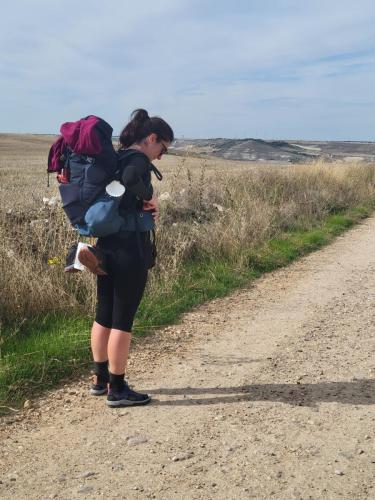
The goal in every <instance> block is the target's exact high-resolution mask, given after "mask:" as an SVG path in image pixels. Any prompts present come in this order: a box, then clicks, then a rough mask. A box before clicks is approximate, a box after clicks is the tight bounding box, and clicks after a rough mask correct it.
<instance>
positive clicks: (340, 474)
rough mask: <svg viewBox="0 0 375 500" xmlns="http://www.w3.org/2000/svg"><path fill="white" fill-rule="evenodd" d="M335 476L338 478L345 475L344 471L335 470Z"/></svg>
mask: <svg viewBox="0 0 375 500" xmlns="http://www.w3.org/2000/svg"><path fill="white" fill-rule="evenodd" d="M335 474H336V476H343V475H344V473H343V471H342V470H339V469H336V470H335Z"/></svg>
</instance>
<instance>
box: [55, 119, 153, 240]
mask: <svg viewBox="0 0 375 500" xmlns="http://www.w3.org/2000/svg"><path fill="white" fill-rule="evenodd" d="M60 132H61V136H60V137H59V138H58V139H57V140H56V142H55V143H54V144H53V145H52V147H51V149H50V152H49V155H48V167H47V172H48V174H49V173H51V172H55V173H56V174H57V181H58V183H59V191H60V196H61V200H62V206H63V209H64V211H65V213H66V215H67V217H68V219H69V220H70V222H71V224H72V225H73V226H74V227H75V228H76V229H77V230H78V232H79V234H80V235H82V236H93V237H104V236H108V235H110V234H114V233H118V232H121V231H137V232H142V231H151V230H153V229H154V221H153V218H152V215H151V213H147V212H139V211H138V212H137V211H135V209H133V210H129V213H128V214H122V215H121V216H120V214H119V205H120V203H121V196H115V197H113V196H110V195H109V194H108V193H107V192H106V186H107V185H108V184H110V183H111V182H112V181H113V180H118V179H119V178H120V173H119V171H118V154H117V152H116V151H115V149H114V148H113V144H112V132H113V129H112V127H111V126H110V125H109V124H108V123H107V122H105V121H104V120H103V119H101V118H99V117H97V116H94V115H89V116H87V117H85V118H81V119H80V120H78V121H76V122H67V123H64V124H63V125H62V126H61V128H60ZM133 154H136V152H135V151H132V150H129V151H124V152H122V156H121V157H122V159H124V158H128V157H130V156H131V155H133ZM152 167H153V170H154V172H155V174H156V171H157V169H156V168H155V167H154V166H152ZM157 174H159V176H158V175H157ZM157 174H156V175H157V177H158V179H159V180H161V178H162V176H161V174H160V172H159V171H157Z"/></svg>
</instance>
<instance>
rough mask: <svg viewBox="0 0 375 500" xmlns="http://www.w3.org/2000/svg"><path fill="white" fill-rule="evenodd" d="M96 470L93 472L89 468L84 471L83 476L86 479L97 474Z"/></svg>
mask: <svg viewBox="0 0 375 500" xmlns="http://www.w3.org/2000/svg"><path fill="white" fill-rule="evenodd" d="M95 474H96V472H92V471H90V470H87V471H86V472H83V473H82V474H81V477H83V478H84V479H86V478H87V477H91V476H95Z"/></svg>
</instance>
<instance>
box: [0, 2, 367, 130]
mask: <svg viewBox="0 0 375 500" xmlns="http://www.w3.org/2000/svg"><path fill="white" fill-rule="evenodd" d="M234 5H235V8H233V6H232V7H230V6H229V5H227V4H224V3H217V2H216V3H214V2H212V1H204V0H201V1H200V2H197V1H195V0H190V1H187V0H186V1H179V2H175V1H172V0H164V1H159V2H151V1H144V2H142V3H140V4H139V5H136V6H134V3H133V2H130V1H122V2H120V1H115V0H111V1H107V2H105V3H104V2H99V1H97V0H94V1H88V0H85V1H82V2H72V1H71V0H69V1H64V2H62V1H61V2H55V3H53V2H45V1H36V2H33V3H29V2H26V1H24V2H21V1H18V2H14V3H13V4H12V5H8V6H6V7H4V8H3V12H2V14H3V16H2V21H1V23H2V26H1V30H0V42H1V43H2V46H5V45H6V47H7V50H4V51H3V55H2V56H1V60H0V68H1V71H2V75H3V79H2V82H1V84H0V92H1V96H2V101H3V102H2V109H3V113H2V117H1V124H0V129H1V130H4V131H6V130H9V131H10V130H15V131H23V130H24V131H35V132H49V131H56V130H57V128H58V124H59V123H61V122H62V121H64V120H67V119H74V118H78V117H79V116H81V115H85V114H90V113H94V114H100V115H102V116H103V117H104V118H106V119H107V120H109V121H110V122H111V123H113V125H114V128H115V130H117V131H118V130H119V128H120V127H121V126H122V124H123V123H124V121H125V120H126V118H127V117H128V115H129V113H130V111H131V110H132V109H133V108H135V107H139V106H143V107H146V109H149V110H150V111H151V112H152V113H155V114H160V115H161V116H164V117H165V118H166V119H167V120H170V122H171V124H172V125H173V126H174V127H175V129H176V132H177V134H179V135H182V134H183V135H185V136H196V137H203V136H215V135H221V136H235V135H237V136H243V135H248V136H250V135H253V136H262V137H276V136H277V137H290V136H291V135H293V136H294V137H297V136H299V137H306V138H309V137H313V136H314V137H318V136H320V137H322V138H324V137H327V138H340V137H341V138H359V136H361V137H363V138H369V137H371V133H372V131H371V132H370V126H372V125H373V124H372V123H371V119H370V117H369V113H366V111H365V109H364V108H365V107H364V106H363V105H362V104H361V103H363V102H370V103H371V102H372V89H373V88H374V87H373V84H374V79H375V78H374V75H375V71H374V68H375V55H374V53H373V52H372V51H374V47H375V41H374V37H373V23H372V19H373V14H374V13H375V6H373V3H371V2H368V1H358V2H356V3H355V4H354V3H352V2H348V1H341V2H338V1H336V0H331V1H330V2H323V1H320V0H319V1H311V2H298V1H294V2H293V1H276V0H275V1H272V2H271V1H270V0H268V1H267V0H263V2H261V1H246V2H245V1H242V0H240V1H238V2H236V3H235V4H234ZM359 91H360V92H359ZM348 109H350V115H345V113H348ZM343 114H344V118H345V116H348V119H347V123H346V124H345V126H344V124H343ZM321 117H324V123H322V118H321ZM344 121H345V120H344ZM320 134H325V136H323V135H320Z"/></svg>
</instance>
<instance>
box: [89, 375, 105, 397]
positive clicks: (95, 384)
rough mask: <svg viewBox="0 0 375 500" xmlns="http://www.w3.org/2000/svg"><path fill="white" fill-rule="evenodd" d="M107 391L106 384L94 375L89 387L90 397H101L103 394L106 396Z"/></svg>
mask: <svg viewBox="0 0 375 500" xmlns="http://www.w3.org/2000/svg"><path fill="white" fill-rule="evenodd" d="M107 391H108V382H106V381H104V380H101V379H100V377H98V375H94V376H93V379H92V384H91V386H90V394H91V395H92V396H102V395H103V394H107Z"/></svg>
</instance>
